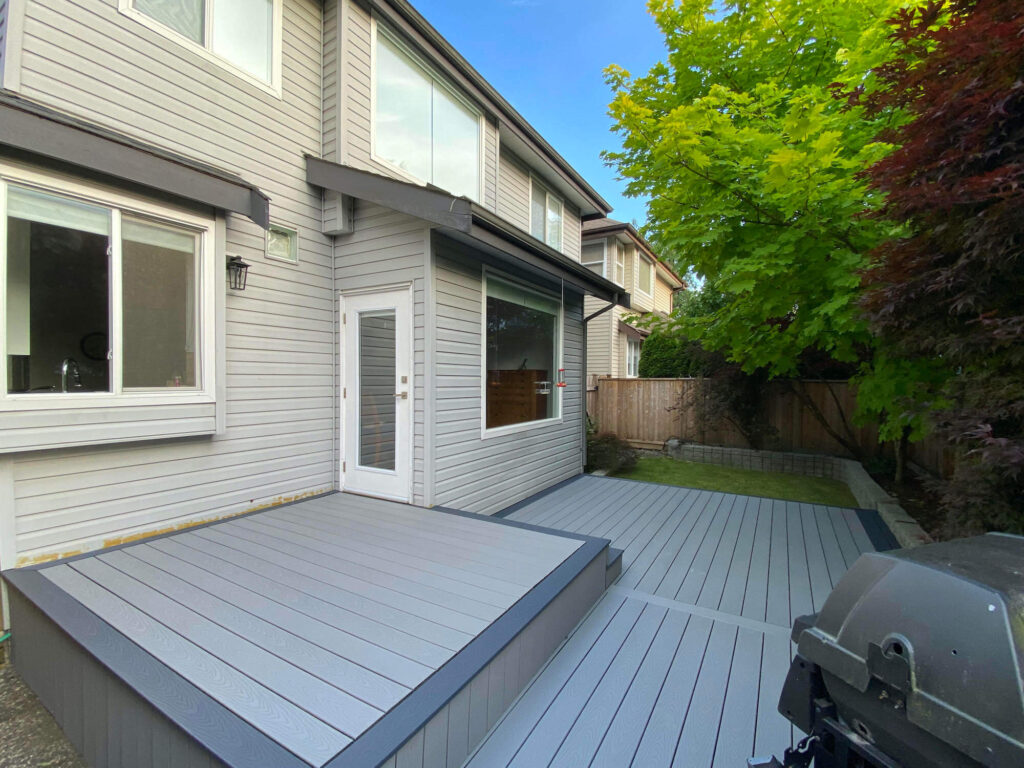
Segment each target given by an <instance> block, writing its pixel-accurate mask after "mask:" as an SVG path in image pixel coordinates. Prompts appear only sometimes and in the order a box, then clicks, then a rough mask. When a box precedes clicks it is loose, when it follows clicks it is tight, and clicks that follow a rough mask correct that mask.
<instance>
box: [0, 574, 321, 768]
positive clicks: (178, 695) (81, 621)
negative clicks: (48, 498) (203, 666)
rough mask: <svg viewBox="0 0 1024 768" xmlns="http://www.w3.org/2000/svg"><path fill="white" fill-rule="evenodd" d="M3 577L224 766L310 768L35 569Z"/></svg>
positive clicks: (240, 767) (239, 767)
mask: <svg viewBox="0 0 1024 768" xmlns="http://www.w3.org/2000/svg"><path fill="white" fill-rule="evenodd" d="M3 577H4V579H5V580H6V581H7V583H8V584H9V585H10V586H11V587H12V588H14V589H15V590H17V591H18V593H19V594H21V595H22V596H23V597H24V598H25V599H26V600H28V601H29V602H30V603H31V604H32V605H34V606H36V608H38V609H39V610H40V611H42V612H43V614H44V615H45V616H46V617H47V618H48V619H49V620H50V621H51V622H53V623H54V624H55V625H56V626H57V627H59V628H60V629H61V630H62V631H63V632H64V633H65V634H66V635H67V636H68V637H69V638H71V639H72V640H73V641H74V642H75V643H77V644H78V645H79V646H81V647H82V648H83V649H85V651H87V652H88V653H89V655H90V656H92V657H93V658H94V659H96V660H97V661H98V662H99V663H100V664H102V665H103V666H104V667H106V668H107V669H108V670H110V672H111V673H113V674H114V675H115V676H116V677H117V678H118V679H119V680H121V681H123V682H124V683H125V685H127V686H128V687H129V688H131V689H132V690H133V691H134V692H135V693H136V694H138V695H139V696H140V697H142V698H143V699H144V700H146V701H148V702H149V703H151V704H152V705H153V706H154V707H155V708H156V709H157V710H158V711H159V712H160V713H161V714H163V715H164V716H165V717H166V718H167V719H168V720H170V721H171V722H172V723H174V724H175V725H176V726H177V727H179V728H180V729H181V730H183V731H184V732H185V733H187V734H188V735H189V736H190V737H191V738H192V739H194V740H195V741H196V742H198V743H199V744H201V745H202V746H203V747H204V748H205V749H206V750H207V751H209V752H210V753H211V754H213V755H215V756H216V757H217V758H218V759H219V760H221V761H223V762H224V763H225V764H227V765H229V766H237V767H238V768H249V767H250V766H254V765H273V766H275V768H310V766H309V764H308V763H306V762H305V761H303V760H300V759H299V758H298V757H296V756H295V755H293V754H292V753H291V752H289V751H288V750H286V749H285V748H284V747H282V746H281V745H280V744H278V743H277V742H276V741H274V740H273V739H271V738H270V737H269V736H267V735H266V734H264V733H262V732H261V731H259V730H257V729H256V728H254V727H253V726H252V725H250V724H249V723H247V722H246V721H245V720H243V719H241V718H240V717H238V716H237V715H236V714H234V713H233V712H232V711H231V710H229V709H227V708H226V707H224V706H223V705H222V704H220V703H219V702H217V701H215V700H214V699H212V698H211V697H210V696H208V695H207V694H205V693H204V692H203V691H201V690H200V689H199V688H197V687H196V686H194V685H193V684H192V683H190V682H188V681H187V680H185V678H183V677H181V675H179V674H178V673H177V672H175V671H174V670H172V669H171V668H170V667H168V666H167V665H166V664H164V663H163V662H161V661H159V660H158V659H156V658H154V657H153V656H151V655H150V654H149V653H148V652H146V651H144V650H143V649H142V648H140V647H139V646H137V645H136V644H135V643H133V642H132V641H131V640H129V639H128V638H126V637H125V636H124V635H122V634H121V633H120V632H118V631H117V630H116V629H114V628H113V627H112V626H110V625H109V624H107V622H105V621H103V620H102V619H100V618H99V617H98V616H96V614H94V613H93V612H92V611H90V610H88V609H87V608H85V607H84V606H83V605H81V604H80V603H79V602H78V601H76V600H75V599H74V598H72V597H70V596H69V595H67V594H66V593H65V592H64V591H63V590H61V589H60V588H59V587H57V586H56V585H54V584H53V583H52V582H50V581H49V580H48V579H46V577H44V576H43V575H42V574H41V573H39V571H38V570H32V569H15V570H8V571H4V573H3ZM15 642H17V637H16V638H15ZM15 654H17V648H15ZM86 706H88V703H86Z"/></svg>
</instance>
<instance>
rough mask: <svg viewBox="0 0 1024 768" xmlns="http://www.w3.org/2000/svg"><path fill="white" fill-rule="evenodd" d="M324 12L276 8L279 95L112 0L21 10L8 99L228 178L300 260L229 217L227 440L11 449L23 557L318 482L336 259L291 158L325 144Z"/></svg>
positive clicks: (63, 1)
mask: <svg viewBox="0 0 1024 768" xmlns="http://www.w3.org/2000/svg"><path fill="white" fill-rule="evenodd" d="M322 13H323V11H322V9H321V5H320V3H319V2H317V1H316V0H285V2H284V58H283V83H282V86H283V93H282V96H281V97H280V98H279V97H277V96H275V95H273V94H271V93H268V92H266V91H264V90H262V89H260V88H258V87H256V86H254V85H252V84H251V83H249V82H247V81H245V80H243V79H241V78H239V77H237V76H236V75H234V74H233V73H232V72H231V71H229V70H227V69H225V68H223V67H220V66H218V65H217V64H215V63H213V62H210V61H208V60H207V59H205V58H203V57H202V56H199V55H198V54H195V53H193V52H192V51H190V50H189V49H187V48H185V47H184V46H182V45H180V44H178V43H177V42H175V41H174V40H172V39H169V38H168V37H166V36H164V35H161V34H159V33H157V32H155V31H153V30H151V29H149V28H148V27H146V26H144V25H142V24H140V23H138V22H137V21H136V20H135V19H133V18H131V17H130V16H127V15H125V14H122V13H120V12H119V11H118V3H117V0H102V1H98V0H32V2H29V3H27V4H26V18H25V27H24V29H25V34H24V56H23V58H22V71H21V88H22V93H23V95H25V96H26V97H28V98H32V99H35V100H38V101H41V102H43V103H45V104H48V105H50V106H52V107H54V108H56V109H61V110H66V111H67V112H70V113H72V114H75V115H78V116H81V117H83V118H85V119H88V120H91V121H94V122H96V123H99V124H101V125H105V126H109V127H111V128H113V129H115V130H118V131H122V132H125V133H128V134H130V135H132V136H135V137H137V138H139V139H141V140H143V141H147V142H151V143H154V144H156V145H159V146H162V147H165V148H167V149H169V150H172V151H176V152H180V153H182V154H185V155H187V156H189V157H192V158H195V159H196V160H200V161H204V162H208V163H211V164H213V165H216V166H218V167H221V168H225V169H227V170H233V171H235V172H237V173H239V174H241V175H242V176H243V177H245V179H246V180H247V181H250V182H252V183H254V184H256V185H257V186H259V187H260V188H261V189H263V190H265V191H266V192H267V193H268V195H269V196H270V197H271V201H272V202H271V217H272V218H273V219H274V220H275V221H280V222H281V223H285V224H288V225H290V226H293V227H296V228H297V229H298V232H299V263H298V264H297V265H288V264H282V263H279V262H274V261H270V260H268V259H266V258H265V255H264V233H263V231H262V230H261V229H260V228H259V227H258V226H257V225H255V224H253V223H252V222H250V221H248V220H246V219H244V218H242V217H238V216H233V215H229V216H228V217H227V222H226V244H225V249H226V251H227V252H228V253H237V254H239V255H241V256H242V257H243V258H244V259H245V260H246V261H247V262H249V263H250V264H252V267H251V269H250V270H249V285H248V288H247V289H246V291H245V292H244V293H240V292H236V291H228V292H227V294H228V295H227V297H226V324H225V325H226V339H225V345H226V357H225V359H224V360H218V361H217V364H218V366H219V370H218V374H219V375H221V376H222V381H224V382H225V384H226V387H225V393H226V401H225V403H224V407H225V409H226V414H225V416H226V422H227V429H226V432H225V433H224V434H220V435H216V436H213V437H209V436H207V437H199V438H195V437H193V438H185V437H180V436H176V435H175V434H174V433H173V431H171V430H170V429H169V430H168V431H167V432H166V433H164V434H157V435H150V436H151V437H161V438H175V439H160V440H149V441H147V442H140V443H132V444H124V445H119V446H118V445H102V446H95V447H82V448H73V449H71V448H65V449H60V450H53V451H47V452H40V453H37V452H23V453H17V454H15V455H14V464H13V468H12V474H13V481H14V489H13V494H14V497H15V514H16V521H15V525H16V528H17V550H18V554H19V555H20V557H21V561H22V562H26V561H32V560H33V559H36V558H40V557H44V556H47V555H48V554H52V553H61V552H68V551H77V550H81V549H89V548H92V547H96V546H102V545H104V544H108V543H112V542H117V541H120V540H123V539H124V538H125V537H130V536H135V535H139V534H143V533H145V532H148V531H154V530H163V529H167V528H174V527H175V526H179V525H182V524H187V523H189V522H190V521H195V520H197V519H208V518H214V517H219V516H224V515H230V514H234V513H237V512H242V511H244V510H246V509H250V508H253V507H258V506H261V505H266V504H272V503H275V502H281V501H284V500H288V499H292V498H295V497H298V496H301V495H303V494H309V493H314V492H322V491H325V490H330V489H331V488H333V486H334V479H335V477H336V473H335V470H334V468H335V463H334V456H333V434H332V419H333V415H334V413H335V400H334V386H335V373H334V359H335V349H334V348H335V344H334V332H335V328H334V322H335V302H334V298H333V293H332V284H333V277H334V274H333V259H332V250H331V241H330V239H328V238H326V237H324V236H322V235H321V234H320V228H321V217H322V207H321V199H320V198H321V196H320V194H319V193H318V192H317V191H316V190H314V189H312V188H310V187H309V186H308V185H307V184H306V182H305V162H304V160H303V155H304V154H305V153H309V154H314V155H316V154H319V153H320V151H321V146H322V141H323V136H322V131H321V129H322V125H321V114H322V109H323V93H324V89H323V84H322V81H321V70H320V68H321V55H322V48H321V34H322V25H323V22H322ZM211 257H213V258H216V259H218V260H221V259H223V258H224V254H223V253H218V254H216V255H211ZM140 413H141V412H140ZM171 413H172V412H171V411H168V410H165V409H159V410H158V411H157V410H153V411H151V412H147V413H146V415H145V419H160V418H164V419H169V418H170V416H171ZM190 418H195V417H190ZM199 418H201V419H206V420H208V419H209V415H208V413H207V414H206V415H202V416H200V417H199ZM170 420H172V421H178V422H180V423H185V422H186V421H188V419H184V418H182V419H170ZM204 426H206V427H208V426H209V424H208V423H204ZM131 428H132V427H131V425H130V424H128V425H127V426H126V427H125V429H126V430H127V431H129V432H130V430H131ZM205 431H212V430H209V429H206V430H205ZM181 434H183V433H181V432H179V433H178V435H181Z"/></svg>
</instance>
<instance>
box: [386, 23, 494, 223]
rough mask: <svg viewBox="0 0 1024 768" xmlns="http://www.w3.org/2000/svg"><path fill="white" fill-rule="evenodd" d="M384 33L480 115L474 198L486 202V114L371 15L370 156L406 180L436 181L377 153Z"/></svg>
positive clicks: (431, 77)
mask: <svg viewBox="0 0 1024 768" xmlns="http://www.w3.org/2000/svg"><path fill="white" fill-rule="evenodd" d="M381 35H384V36H385V37H386V38H387V39H388V42H390V43H391V44H392V45H394V46H395V47H396V48H398V49H399V50H400V51H401V52H402V53H403V54H405V55H406V56H407V57H409V59H410V60H411V61H412V63H413V64H415V65H416V66H417V67H419V68H420V69H421V70H423V73H424V74H425V75H426V76H427V77H429V78H430V79H431V80H432V81H433V82H434V83H436V84H437V85H438V86H440V87H441V88H443V89H444V90H446V91H447V92H448V93H449V94H450V95H451V96H453V97H454V98H455V99H456V100H457V101H458V102H459V103H460V104H462V106H464V107H465V108H466V109H468V110H469V111H470V112H472V113H473V114H475V115H476V116H477V191H476V197H475V198H473V200H474V202H477V203H482V202H483V199H484V175H485V172H486V170H487V168H486V164H487V160H486V155H487V152H486V150H485V147H484V142H485V140H486V131H485V130H484V120H485V117H484V113H483V112H482V111H481V110H480V109H479V108H478V107H477V106H476V104H474V103H473V102H472V101H470V100H469V99H468V98H466V97H465V96H463V95H462V94H461V93H460V92H459V90H458V89H457V88H456V87H455V86H453V85H452V84H451V83H449V82H448V80H447V79H446V78H445V77H444V76H443V75H442V74H441V73H440V72H438V71H437V69H436V68H434V67H433V66H431V65H430V64H429V63H428V62H426V61H425V60H424V59H423V57H422V56H419V55H418V54H417V53H416V52H415V51H414V50H413V49H412V48H411V47H410V46H408V45H407V44H406V43H405V42H404V41H403V40H402V38H401V37H400V36H399V35H398V34H397V33H396V32H393V31H391V29H390V28H389V27H387V26H386V25H385V24H383V23H381V22H379V21H378V20H377V17H376V16H371V17H370V159H372V160H373V162H375V163H377V164H379V165H382V166H384V167H385V168H387V169H388V170H389V171H391V172H392V173H394V174H395V175H396V176H398V177H399V178H402V179H405V180H406V181H411V182H412V183H414V184H419V185H420V186H426V185H428V184H431V185H432V184H434V182H433V180H431V179H421V178H420V177H419V176H416V175H415V174H412V173H409V171H407V170H406V169H405V168H402V167H400V166H398V165H395V164H394V163H392V162H391V161H390V160H387V159H385V158H383V157H381V156H380V155H378V154H377V41H378V40H379V39H380V36H381ZM431 152H433V148H431ZM431 167H433V162H431ZM453 194H454V193H453Z"/></svg>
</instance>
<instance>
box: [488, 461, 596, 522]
mask: <svg viewBox="0 0 1024 768" xmlns="http://www.w3.org/2000/svg"><path fill="white" fill-rule="evenodd" d="M581 477H583V475H582V474H579V475H573V476H572V477H567V478H566V479H565V480H562V481H561V482H559V483H555V484H554V485H552V486H550V487H548V488H545V489H544V490H543V491H538V492H537V493H535V494H533V496H527V497H526V498H525V499H523V500H522V501H517V502H516V503H515V504H512V505H511V506H508V507H505V508H504V509H503V510H501V511H500V512H495V513H494V514H493V515H492V517H497V518H505V517H508V516H509V515H511V514H513V513H515V512H518V511H519V510H520V509H522V508H523V507H526V506H529V505H530V504H533V503H534V502H535V501H540V500H541V499H543V498H544V497H545V496H547V495H548V494H551V493H554V492H555V491H557V490H558V489H559V488H563V487H564V486H566V485H569V483H572V482H575V481H576V480H578V479H579V478H581ZM505 522H507V523H513V522H515V521H513V520H506V521H505ZM552 533H555V531H554V530H552ZM559 533H565V532H564V531H559Z"/></svg>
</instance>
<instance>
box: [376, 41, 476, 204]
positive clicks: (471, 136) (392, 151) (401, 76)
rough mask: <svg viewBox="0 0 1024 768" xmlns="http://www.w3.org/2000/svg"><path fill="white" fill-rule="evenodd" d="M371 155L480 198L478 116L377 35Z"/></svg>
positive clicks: (420, 177) (422, 178)
mask: <svg viewBox="0 0 1024 768" xmlns="http://www.w3.org/2000/svg"><path fill="white" fill-rule="evenodd" d="M374 79H375V84H376V86H375V89H374V117H373V121H374V125H373V139H374V146H373V153H374V155H375V156H376V157H377V158H378V159H380V160H383V161H384V162H386V163H388V164H390V165H393V166H395V167H397V168H399V169H400V170H402V171H403V172H405V173H406V174H408V175H409V176H412V177H413V178H415V179H418V180H419V181H425V182H430V183H431V184H434V185H436V186H438V187H441V188H442V189H445V190H447V191H449V192H451V193H452V194H455V195H461V196H464V197H468V198H470V199H472V200H477V199H479V197H480V115H479V114H478V113H477V112H475V111H474V110H473V109H471V108H470V107H469V106H468V105H467V104H466V103H465V102H463V101H462V100H461V99H460V98H458V97H457V96H456V95H455V94H454V93H453V92H452V91H451V90H450V89H449V88H448V87H447V86H446V85H445V84H444V83H442V82H440V81H439V80H438V79H437V78H435V77H434V76H433V75H432V74H431V73H430V72H428V71H427V70H426V69H425V68H424V67H423V66H421V65H420V64H419V63H418V62H416V61H415V60H414V59H413V58H412V57H411V56H410V55H409V54H408V53H406V52H405V50H403V48H402V47H401V46H400V45H399V44H398V43H397V42H395V41H394V40H392V39H391V37H390V36H389V35H387V34H385V33H383V32H381V31H379V30H378V34H377V50H376V62H375V78H374Z"/></svg>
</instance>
